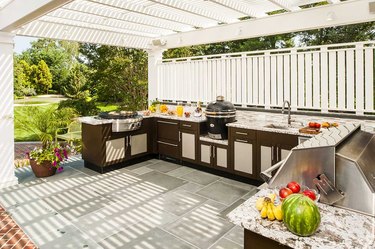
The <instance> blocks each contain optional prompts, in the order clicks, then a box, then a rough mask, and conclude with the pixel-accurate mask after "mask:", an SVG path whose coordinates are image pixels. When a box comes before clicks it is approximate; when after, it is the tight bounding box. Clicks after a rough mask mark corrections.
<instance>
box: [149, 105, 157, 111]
mask: <svg viewBox="0 0 375 249" xmlns="http://www.w3.org/2000/svg"><path fill="white" fill-rule="evenodd" d="M148 110H149V111H150V112H152V113H154V112H156V106H155V105H150V106H149V107H148Z"/></svg>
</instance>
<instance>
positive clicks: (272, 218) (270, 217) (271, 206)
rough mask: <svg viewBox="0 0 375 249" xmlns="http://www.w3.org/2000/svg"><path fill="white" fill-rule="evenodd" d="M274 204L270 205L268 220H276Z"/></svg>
mask: <svg viewBox="0 0 375 249" xmlns="http://www.w3.org/2000/svg"><path fill="white" fill-rule="evenodd" d="M273 206H274V205H273V203H268V208H267V218H268V219H269V220H274V219H275V215H274V214H273Z"/></svg>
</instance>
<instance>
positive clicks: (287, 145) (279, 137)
mask: <svg viewBox="0 0 375 249" xmlns="http://www.w3.org/2000/svg"><path fill="white" fill-rule="evenodd" d="M257 141H258V155H259V160H258V165H259V173H260V172H262V171H264V170H266V169H268V168H270V167H271V166H272V165H274V164H276V163H278V162H280V161H281V160H283V159H285V158H286V157H287V156H288V155H289V152H290V150H291V149H292V148H293V147H295V146H297V145H298V136H295V135H289V134H281V133H275V132H265V131H258V137H257Z"/></svg>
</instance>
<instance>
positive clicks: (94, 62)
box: [81, 44, 147, 109]
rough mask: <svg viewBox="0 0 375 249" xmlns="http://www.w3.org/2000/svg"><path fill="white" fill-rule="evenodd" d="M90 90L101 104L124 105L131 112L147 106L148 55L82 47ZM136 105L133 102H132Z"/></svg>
mask: <svg viewBox="0 0 375 249" xmlns="http://www.w3.org/2000/svg"><path fill="white" fill-rule="evenodd" d="M81 53H82V55H83V56H84V58H85V60H84V61H86V63H87V66H88V67H89V68H91V69H92V73H91V74H90V77H89V78H90V80H89V82H90V85H91V86H92V87H91V89H94V93H95V94H96V95H97V97H98V99H99V100H100V101H105V102H122V103H123V104H124V105H125V106H127V108H128V109H134V108H135V107H134V106H133V104H136V105H138V108H141V107H142V108H144V107H145V105H146V104H147V103H146V102H147V83H146V82H147V56H146V52H145V51H142V50H138V49H127V48H120V47H111V46H102V45H94V44H85V45H83V46H82V47H81ZM132 102H133V103H132Z"/></svg>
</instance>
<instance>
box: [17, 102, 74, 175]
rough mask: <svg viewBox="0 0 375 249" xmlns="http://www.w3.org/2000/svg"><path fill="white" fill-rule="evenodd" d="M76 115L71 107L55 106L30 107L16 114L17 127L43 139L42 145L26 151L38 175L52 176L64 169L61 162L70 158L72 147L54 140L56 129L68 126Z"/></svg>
mask: <svg viewBox="0 0 375 249" xmlns="http://www.w3.org/2000/svg"><path fill="white" fill-rule="evenodd" d="M75 116H76V113H75V111H74V110H73V109H71V108H62V109H56V108H55V107H50V108H46V109H44V108H43V109H42V108H36V107H28V108H26V110H25V111H24V112H23V113H22V114H19V115H16V122H15V124H16V128H19V129H22V130H24V131H26V132H28V133H29V134H32V136H33V137H36V138H37V139H38V140H39V141H41V147H39V148H34V149H33V150H32V151H30V152H28V153H26V154H27V157H28V158H29V159H30V165H31V168H32V170H33V172H34V174H35V176H36V177H47V176H51V175H54V174H55V173H56V170H58V171H62V170H63V167H61V166H60V163H61V162H62V161H64V160H65V159H67V158H68V154H69V153H70V152H71V151H72V147H71V146H68V145H66V146H63V145H60V144H58V143H53V142H52V141H53V139H54V136H55V133H56V130H57V129H59V128H61V127H66V125H67V124H68V123H70V122H71V120H72V118H74V117H75Z"/></svg>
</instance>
